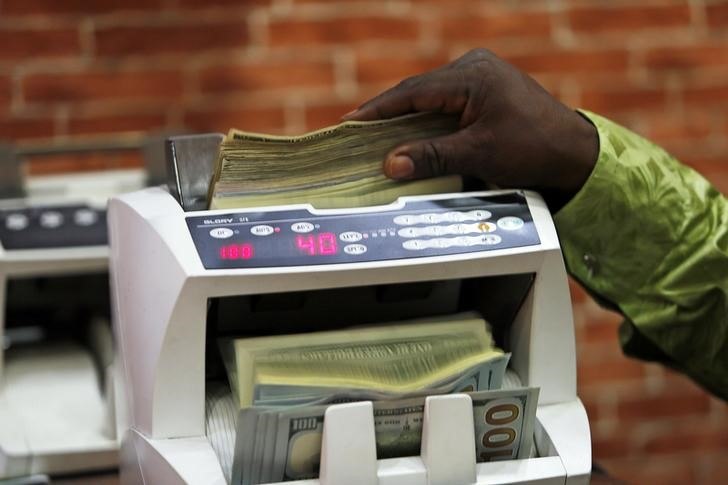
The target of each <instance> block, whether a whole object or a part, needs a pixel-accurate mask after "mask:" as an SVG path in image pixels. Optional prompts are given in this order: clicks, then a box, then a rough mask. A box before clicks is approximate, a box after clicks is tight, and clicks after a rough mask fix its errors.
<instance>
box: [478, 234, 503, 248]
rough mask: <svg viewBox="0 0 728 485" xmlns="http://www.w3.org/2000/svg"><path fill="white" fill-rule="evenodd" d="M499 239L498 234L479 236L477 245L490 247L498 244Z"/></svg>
mask: <svg viewBox="0 0 728 485" xmlns="http://www.w3.org/2000/svg"><path fill="white" fill-rule="evenodd" d="M500 242H501V237H500V236H499V235H498V234H486V235H484V236H480V239H479V240H478V243H479V244H485V245H486V246H492V245H493V244H500Z"/></svg>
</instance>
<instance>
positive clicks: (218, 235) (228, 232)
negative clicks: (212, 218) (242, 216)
mask: <svg viewBox="0 0 728 485" xmlns="http://www.w3.org/2000/svg"><path fill="white" fill-rule="evenodd" d="M232 235H233V230H232V229H230V228H229V227H216V228H215V229H211V230H210V236H212V237H214V238H215V239H227V238H229V237H231V236H232Z"/></svg>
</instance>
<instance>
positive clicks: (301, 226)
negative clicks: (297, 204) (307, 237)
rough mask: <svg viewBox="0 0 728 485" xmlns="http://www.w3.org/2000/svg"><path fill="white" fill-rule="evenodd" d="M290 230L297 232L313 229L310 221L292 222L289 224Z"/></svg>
mask: <svg viewBox="0 0 728 485" xmlns="http://www.w3.org/2000/svg"><path fill="white" fill-rule="evenodd" d="M291 231H293V232H297V233H299V234H302V233H306V232H311V231H313V224H311V223H310V222H294V223H293V224H291Z"/></svg>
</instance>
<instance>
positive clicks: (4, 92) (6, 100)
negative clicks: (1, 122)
mask: <svg viewBox="0 0 728 485" xmlns="http://www.w3.org/2000/svg"><path fill="white" fill-rule="evenodd" d="M12 89H13V86H12V83H11V81H10V78H9V77H7V76H0V114H2V113H5V112H6V111H7V110H8V108H9V107H10V101H11V100H12V99H13V92H12Z"/></svg>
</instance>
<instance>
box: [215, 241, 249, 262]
mask: <svg viewBox="0 0 728 485" xmlns="http://www.w3.org/2000/svg"><path fill="white" fill-rule="evenodd" d="M254 254H255V252H254V251H253V245H252V244H230V245H228V246H223V247H221V248H220V259H251V258H252V257H253V255H254Z"/></svg>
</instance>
